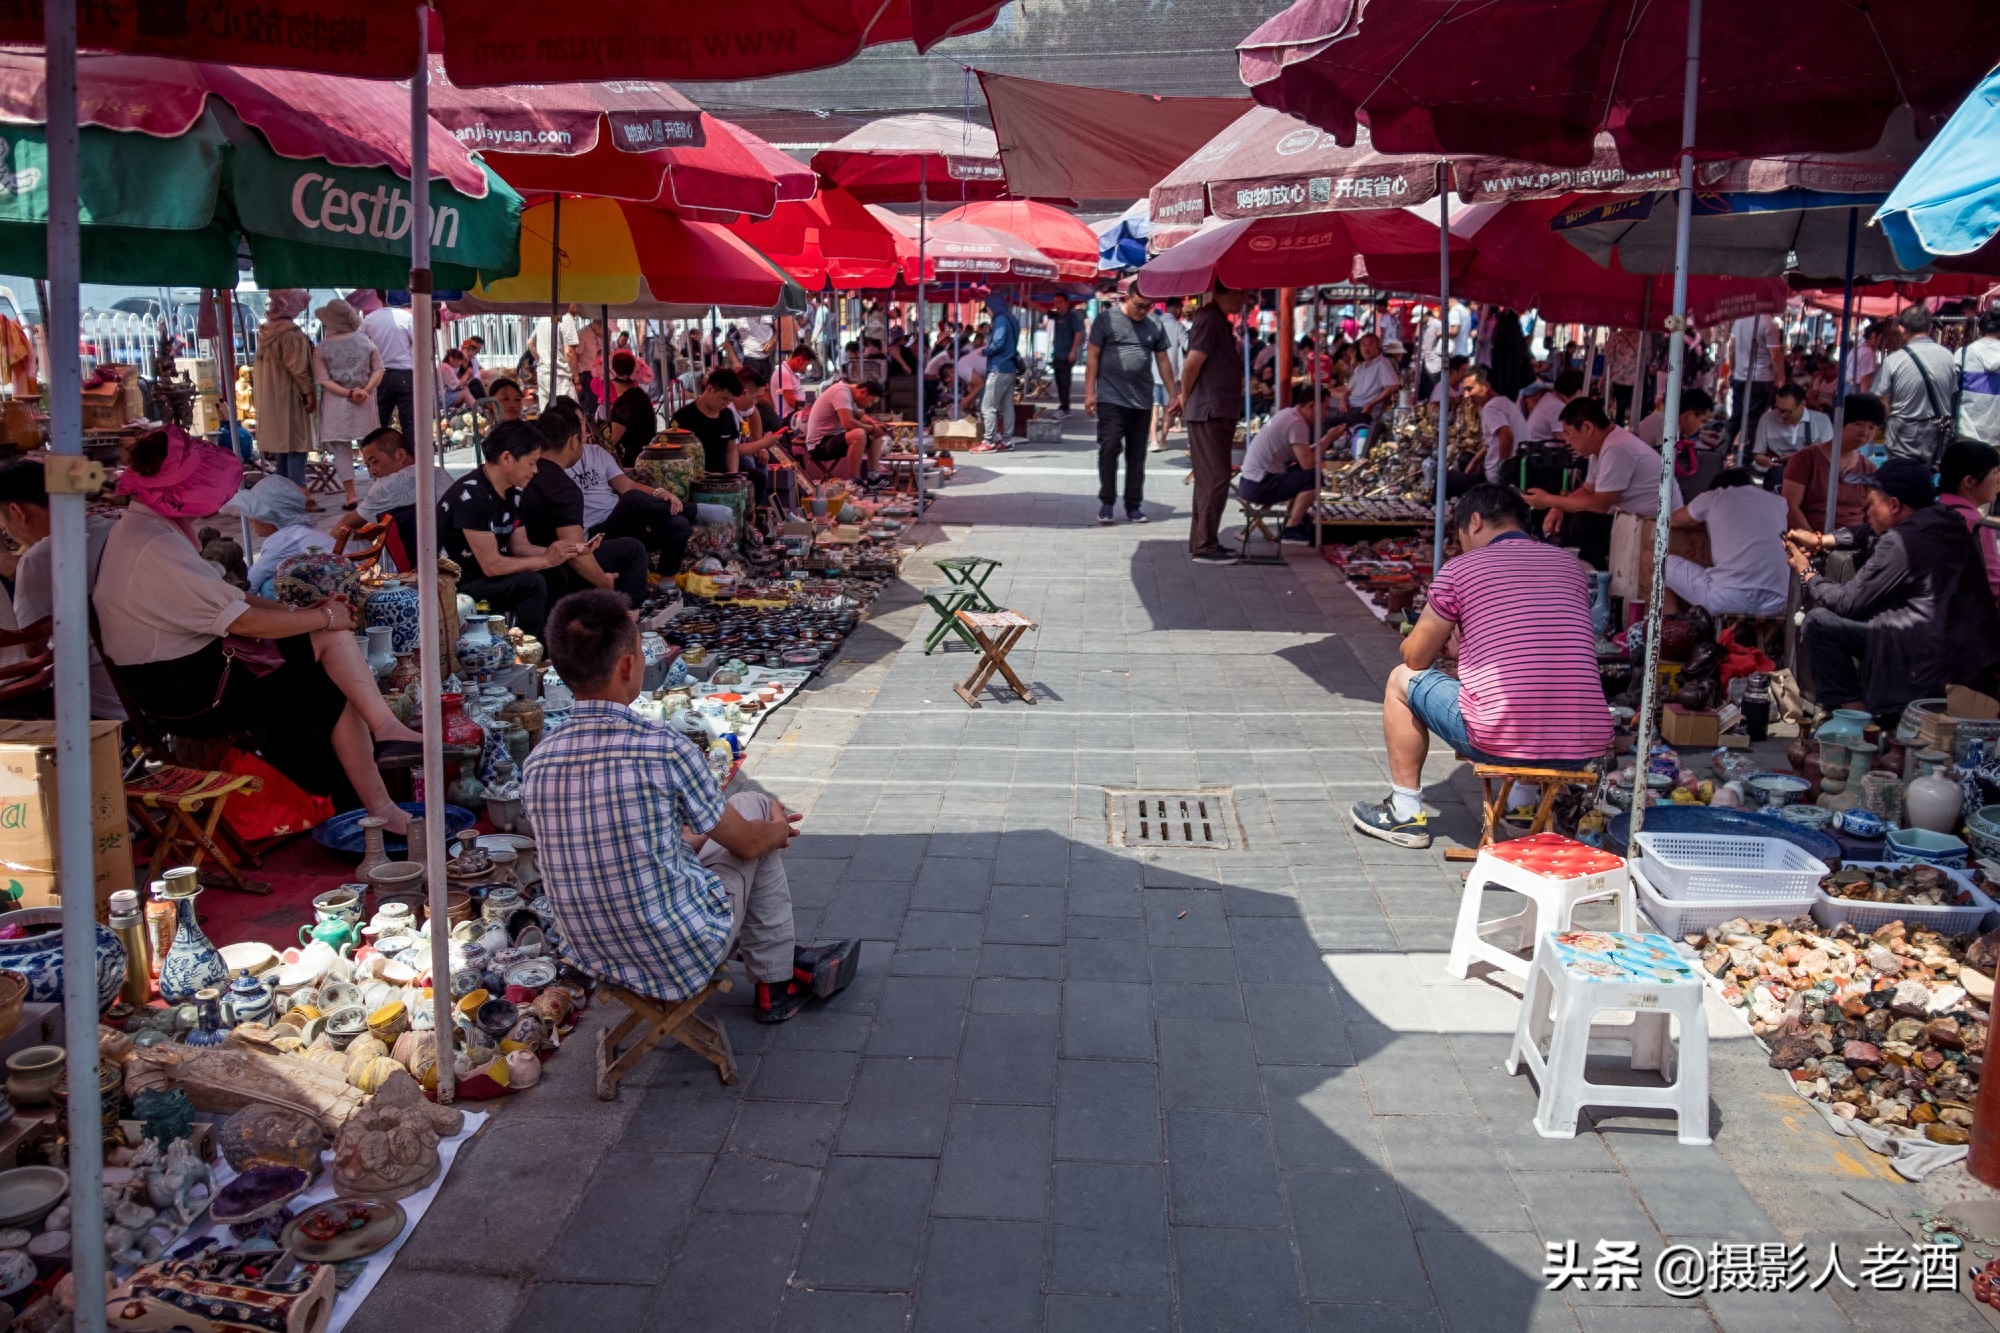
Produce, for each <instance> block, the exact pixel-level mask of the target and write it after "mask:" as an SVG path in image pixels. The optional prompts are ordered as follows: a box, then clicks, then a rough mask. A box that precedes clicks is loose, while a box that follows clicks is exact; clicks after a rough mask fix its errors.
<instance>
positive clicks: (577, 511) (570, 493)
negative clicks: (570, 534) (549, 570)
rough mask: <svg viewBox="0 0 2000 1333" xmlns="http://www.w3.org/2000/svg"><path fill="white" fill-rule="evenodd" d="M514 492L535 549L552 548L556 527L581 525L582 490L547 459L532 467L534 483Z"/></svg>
mask: <svg viewBox="0 0 2000 1333" xmlns="http://www.w3.org/2000/svg"><path fill="white" fill-rule="evenodd" d="M516 493H517V494H518V495H519V496H520V504H519V509H520V512H521V522H522V523H523V524H524V525H525V526H526V527H527V529H528V540H529V541H531V542H533V543H534V544H535V545H537V546H550V545H553V544H554V543H555V540H556V529H558V528H581V527H582V526H583V488H582V487H581V486H578V485H577V484H576V482H574V481H572V480H571V479H570V475H569V473H567V472H565V471H563V470H562V468H560V467H558V466H557V465H556V464H555V463H553V462H551V461H550V460H549V459H547V458H543V459H542V460H541V461H540V462H538V463H537V464H536V465H535V476H534V480H532V481H530V482H529V483H528V484H527V485H526V486H523V487H522V488H521V489H520V490H519V491H518V492H516Z"/></svg>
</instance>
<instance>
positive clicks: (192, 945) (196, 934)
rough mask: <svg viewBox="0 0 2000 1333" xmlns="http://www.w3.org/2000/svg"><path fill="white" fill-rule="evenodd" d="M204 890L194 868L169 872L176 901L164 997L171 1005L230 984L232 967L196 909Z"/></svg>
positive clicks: (169, 887) (164, 966)
mask: <svg viewBox="0 0 2000 1333" xmlns="http://www.w3.org/2000/svg"><path fill="white" fill-rule="evenodd" d="M200 893H201V886H200V884H198V883H197V882H196V880H195V877H194V871H192V870H189V871H188V872H187V873H186V874H185V875H184V876H183V875H181V874H180V873H179V872H177V871H169V872H168V873H167V897H168V898H169V899H171V900H172V901H173V903H174V942H173V945H172V946H171V947H170V948H168V950H167V954H166V957H164V958H162V959H161V960H160V998H161V999H163V1000H165V1001H166V1002H167V1003H168V1004H186V1003H188V1002H189V1001H190V1000H192V999H194V993H195V992H196V991H198V990H209V989H214V990H218V991H219V990H221V989H222V988H223V987H225V986H227V985H228V984H229V968H228V966H227V965H226V964H225V963H224V962H223V961H222V954H221V953H220V952H219V951H217V949H216V947H215V946H214V945H213V944H211V943H209V940H208V936H206V935H204V934H202V931H201V919H200V918H199V917H197V916H196V915H195V912H194V900H195V898H196V896H197V895H199V894H200Z"/></svg>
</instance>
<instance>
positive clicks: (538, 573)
mask: <svg viewBox="0 0 2000 1333" xmlns="http://www.w3.org/2000/svg"><path fill="white" fill-rule="evenodd" d="M564 573H565V572H564V571H563V570H560V569H556V570H527V571H524V572H522V573H519V574H503V575H501V576H500V577H499V578H497V579H489V578H487V577H486V576H485V575H480V576H479V577H477V578H470V579H460V580H459V581H458V590H459V591H460V592H462V593H464V594H465V595H466V596H467V597H470V598H471V599H472V600H473V601H475V602H484V603H486V605H487V606H488V607H489V608H490V609H491V610H493V611H495V612H512V613H513V616H514V623H515V624H516V625H519V626H520V627H521V628H522V629H524V630H526V631H527V632H528V633H530V634H532V635H534V636H535V637H536V638H538V639H539V638H541V637H542V627H543V626H544V625H546V624H547V623H548V619H549V595H550V593H551V592H552V591H559V590H560V588H561V587H563V586H566V585H563V584H561V583H560V582H558V585H557V588H555V589H552V588H551V587H550V579H549V578H547V577H545V576H546V575H548V574H554V575H556V577H557V580H558V581H559V580H561V579H562V578H563V577H564Z"/></svg>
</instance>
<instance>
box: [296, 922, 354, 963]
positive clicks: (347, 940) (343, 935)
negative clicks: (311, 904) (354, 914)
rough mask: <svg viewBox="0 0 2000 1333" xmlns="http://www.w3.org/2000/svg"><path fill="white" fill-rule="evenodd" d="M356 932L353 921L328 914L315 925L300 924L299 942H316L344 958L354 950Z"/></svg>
mask: <svg viewBox="0 0 2000 1333" xmlns="http://www.w3.org/2000/svg"><path fill="white" fill-rule="evenodd" d="M357 933H358V930H357V927H356V926H355V924H354V922H352V921H350V920H348V919H347V918H346V917H344V916H329V917H325V918H323V919H322V920H321V921H320V922H319V923H318V924H317V925H311V926H300V927H299V943H300V944H312V943H314V942H318V943H320V944H324V945H326V946H327V947H328V948H329V949H332V950H333V951H334V952H335V953H337V954H339V955H340V956H341V957H343V958H345V957H346V956H347V955H349V954H351V953H353V952H354V945H355V942H356V935H357Z"/></svg>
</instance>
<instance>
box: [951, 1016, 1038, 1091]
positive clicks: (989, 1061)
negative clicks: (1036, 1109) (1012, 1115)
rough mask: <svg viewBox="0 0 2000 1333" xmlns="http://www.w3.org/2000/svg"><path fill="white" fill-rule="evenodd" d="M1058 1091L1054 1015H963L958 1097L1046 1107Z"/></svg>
mask: <svg viewBox="0 0 2000 1333" xmlns="http://www.w3.org/2000/svg"><path fill="white" fill-rule="evenodd" d="M1055 1094H1056V1019H1055V1016H1054V1015H1053V1014H1050V1015H1041V1014H984V1013H974V1014H973V1015H972V1016H971V1017H970V1018H968V1019H967V1020H966V1025H965V1045H964V1047H963V1048H962V1050H961V1052H960V1054H959V1059H958V1089H957V1092H956V1094H955V1095H956V1096H957V1097H958V1099H959V1100H960V1101H966V1102H1017V1103H1025V1104H1031V1105H1041V1106H1049V1105H1053V1104H1054V1102H1055Z"/></svg>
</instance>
